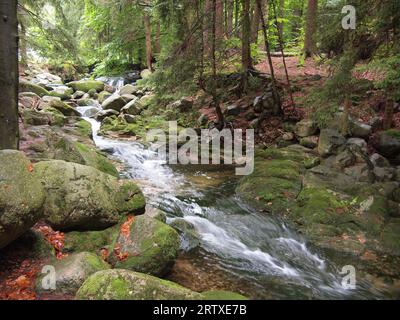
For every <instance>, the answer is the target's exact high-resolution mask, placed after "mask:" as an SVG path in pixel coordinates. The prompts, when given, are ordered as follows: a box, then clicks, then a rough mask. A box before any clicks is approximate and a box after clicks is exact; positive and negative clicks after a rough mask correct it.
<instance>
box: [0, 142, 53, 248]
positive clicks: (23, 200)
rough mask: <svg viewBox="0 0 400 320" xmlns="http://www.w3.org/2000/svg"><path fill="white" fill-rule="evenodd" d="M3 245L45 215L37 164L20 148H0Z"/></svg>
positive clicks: (0, 205)
mask: <svg viewBox="0 0 400 320" xmlns="http://www.w3.org/2000/svg"><path fill="white" fill-rule="evenodd" d="M0 164H1V165H0V208H1V209H0V248H4V247H5V246H6V245H8V244H9V243H10V242H12V241H13V240H15V239H17V238H18V237H19V236H21V235H22V234H23V233H25V232H26V231H28V230H29V229H30V228H31V227H32V226H33V225H34V224H35V223H36V222H38V221H39V219H41V218H42V217H43V211H42V207H43V204H44V199H45V197H44V189H43V187H42V185H41V184H40V181H39V180H38V179H37V178H35V175H34V173H33V172H34V171H35V167H34V166H33V165H32V164H31V163H30V162H29V160H28V159H27V158H26V156H25V155H24V154H23V153H22V152H19V151H11V150H1V151H0Z"/></svg>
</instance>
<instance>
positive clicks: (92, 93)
mask: <svg viewBox="0 0 400 320" xmlns="http://www.w3.org/2000/svg"><path fill="white" fill-rule="evenodd" d="M87 94H88V95H89V97H90V98H92V99H96V98H98V95H97V90H96V89H90V90H89V91H88V92H87Z"/></svg>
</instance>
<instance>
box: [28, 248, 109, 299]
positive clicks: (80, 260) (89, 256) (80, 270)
mask: <svg viewBox="0 0 400 320" xmlns="http://www.w3.org/2000/svg"><path fill="white" fill-rule="evenodd" d="M53 267H54V269H55V276H56V279H55V280H56V283H55V289H51V288H50V289H47V288H46V286H45V287H44V286H43V283H42V282H44V281H46V280H45V279H44V278H45V277H46V275H47V274H41V275H40V276H39V277H38V279H37V280H36V292H38V293H57V294H68V295H75V294H76V292H77V291H78V290H79V288H80V287H81V286H82V284H83V283H84V282H85V280H86V279H87V278H89V277H90V276H91V275H92V274H94V273H96V272H99V271H102V270H107V269H110V266H109V265H108V264H107V263H106V262H104V261H103V260H102V259H101V258H100V257H98V256H97V255H95V254H93V253H89V252H81V253H77V254H71V255H69V256H68V257H66V258H64V259H62V260H59V261H57V262H55V263H54V265H53ZM43 287H44V288H43Z"/></svg>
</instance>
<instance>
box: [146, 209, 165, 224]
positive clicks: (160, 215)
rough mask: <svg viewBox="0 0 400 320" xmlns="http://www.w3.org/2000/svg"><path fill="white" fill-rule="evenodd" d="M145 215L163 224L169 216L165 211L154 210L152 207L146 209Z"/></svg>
mask: <svg viewBox="0 0 400 320" xmlns="http://www.w3.org/2000/svg"><path fill="white" fill-rule="evenodd" d="M145 214H146V215H148V216H149V217H150V218H153V219H156V220H158V221H161V222H163V223H166V222H167V214H166V213H165V212H164V211H161V210H160V209H157V208H154V207H152V206H147V207H146V213H145Z"/></svg>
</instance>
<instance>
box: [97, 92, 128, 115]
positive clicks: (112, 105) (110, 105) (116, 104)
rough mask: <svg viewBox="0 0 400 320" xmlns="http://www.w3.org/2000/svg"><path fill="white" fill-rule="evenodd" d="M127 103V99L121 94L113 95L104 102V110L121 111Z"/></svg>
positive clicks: (102, 105)
mask: <svg viewBox="0 0 400 320" xmlns="http://www.w3.org/2000/svg"><path fill="white" fill-rule="evenodd" d="M125 105H126V101H125V100H124V99H123V98H122V97H121V96H119V95H116V94H114V95H112V96H110V97H108V98H107V99H106V100H105V101H104V102H103V103H102V104H101V107H102V108H103V110H115V111H118V112H119V111H121V109H122V108H123V107H124V106H125Z"/></svg>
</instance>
